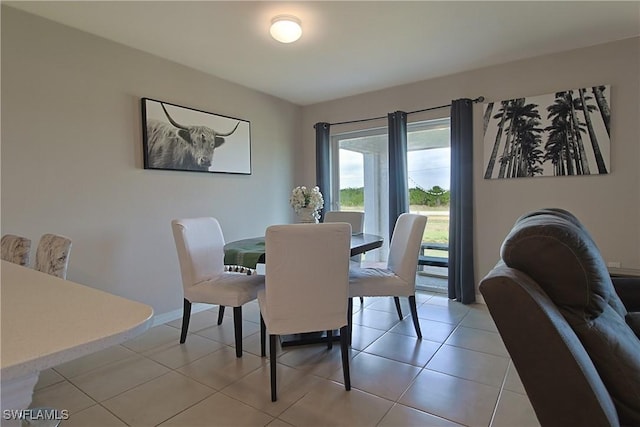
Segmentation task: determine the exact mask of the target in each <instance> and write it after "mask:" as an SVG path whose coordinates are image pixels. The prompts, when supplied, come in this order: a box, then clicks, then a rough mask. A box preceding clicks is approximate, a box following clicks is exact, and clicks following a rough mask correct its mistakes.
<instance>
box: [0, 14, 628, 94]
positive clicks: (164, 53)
mask: <svg viewBox="0 0 640 427" xmlns="http://www.w3.org/2000/svg"><path fill="white" fill-rule="evenodd" d="M3 4H8V5H10V6H12V7H15V8H18V9H22V10H24V11H27V12H30V13H33V14H36V15H40V16H43V17H45V18H48V19H51V20H53V21H57V22H60V23H63V24H66V25H69V26H71V27H74V28H77V29H80V30H83V31H86V32H89V33H93V34H96V35H98V36H101V37H104V38H107V39H110V40H113V41H115V42H118V43H122V44H124V45H127V46H130V47H133V48H136V49H140V50H142V51H145V52H149V53H151V54H154V55H157V56H159V57H162V58H166V59H169V60H171V61H175V62H177V63H180V64H183V65H185V66H188V67H191V68H194V69H197V70H200V71H203V72H205V73H208V74H211V75H214V76H217V77H220V78H223V79H225V80H229V81H232V82H235V83H238V84H241V85H243V86H247V87H250V88H252V89H256V90H258V91H261V92H265V93H268V94H271V95H273V96H276V97H279V98H283V99H285V100H288V101H291V102H293V103H295V104H299V105H310V104H314V103H318V102H322V101H328V100H332V99H337V98H342V97H345V96H350V95H356V94H360V93H365V92H370V91H374V90H378V89H384V88H388V87H392V86H397V85H401V84H405V83H411V82H416V81H420V80H425V79H430V78H434V77H438V76H443V75H448V74H454V73H458V72H463V71H467V70H472V69H477V68H481V67H486V66H490V65H496V64H501V63H505V62H509V61H514V60H518V59H524V58H529V57H534V56H539V55H544V54H548V53H553V52H560V51H564V50H570V49H575V48H580V47H586V46H592V45H596V44H601V43H606V42H610V41H614V40H621V39H625V38H629V37H633V36H638V35H640V1H624V2H611V1H601V2H600V1H588V2H577V1H550V2H542V1H510V2H507V1H498V2H484V1H470V2H464V1H443V2H436V1H408V2H404V1H350V2H347V1H295V2H272V1H257V2H253V1H227V2H224V1H194V2H191V1H106V2H103V1H84V2H83V1H79V2H58V1H42V2H30V1H29V2H22V1H18V2H4V1H3ZM278 14H292V15H296V16H297V17H298V18H300V20H301V21H302V27H303V35H302V38H301V39H300V40H299V41H298V42H295V43H292V44H281V43H278V42H276V41H274V40H273V39H271V38H270V36H269V24H270V21H271V19H272V18H273V17H274V16H275V15H278Z"/></svg>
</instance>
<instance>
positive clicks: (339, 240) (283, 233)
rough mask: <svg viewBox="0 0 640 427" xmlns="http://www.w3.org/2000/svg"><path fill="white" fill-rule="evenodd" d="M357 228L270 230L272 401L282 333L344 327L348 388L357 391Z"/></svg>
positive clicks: (264, 308) (264, 311) (264, 297)
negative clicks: (353, 260)
mask: <svg viewBox="0 0 640 427" xmlns="http://www.w3.org/2000/svg"><path fill="white" fill-rule="evenodd" d="M350 241H351V226H350V225H349V224H347V223H324V224H291V225H275V226H271V227H269V228H267V234H266V259H267V262H266V284H265V288H264V290H261V291H260V292H258V302H259V304H260V344H261V355H262V356H263V357H264V356H265V347H266V343H265V334H266V331H268V332H269V340H270V341H269V360H270V371H271V400H272V401H274V402H275V401H276V400H277V381H276V366H277V364H276V352H277V350H276V347H277V345H276V339H277V337H278V336H279V335H289V334H297V333H305V332H316V331H327V342H328V347H329V349H331V346H332V342H333V334H332V331H333V330H335V329H340V348H341V351H342V368H343V372H344V385H345V389H346V390H350V389H351V379H350V375H349V349H348V345H349V340H348V328H347V325H348V324H349V322H348V319H347V301H348V296H349V295H348V286H349V254H350V253H351V250H350Z"/></svg>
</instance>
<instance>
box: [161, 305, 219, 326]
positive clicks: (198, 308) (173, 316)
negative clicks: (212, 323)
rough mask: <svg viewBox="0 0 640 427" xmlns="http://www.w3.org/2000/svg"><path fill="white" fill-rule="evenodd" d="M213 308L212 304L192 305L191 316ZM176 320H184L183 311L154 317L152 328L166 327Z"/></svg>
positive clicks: (178, 310) (179, 310) (174, 311)
mask: <svg viewBox="0 0 640 427" xmlns="http://www.w3.org/2000/svg"><path fill="white" fill-rule="evenodd" d="M211 307H212V305H211V304H202V303H196V304H192V305H191V314H194V313H198V312H200V311H204V310H208V309H210V308H211ZM176 319H182V309H180V308H179V309H177V310H173V311H169V312H167V313H162V314H157V315H155V316H153V320H152V321H151V327H152V328H153V327H154V326H158V325H164V324H165V323H169V322H173V321H174V320H176Z"/></svg>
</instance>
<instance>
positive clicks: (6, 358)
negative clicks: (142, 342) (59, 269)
mask: <svg viewBox="0 0 640 427" xmlns="http://www.w3.org/2000/svg"><path fill="white" fill-rule="evenodd" d="M1 278H2V280H1V285H0V320H1V323H0V325H1V329H0V331H1V333H0V344H1V346H0V356H1V357H0V363H1V369H0V374H1V376H2V381H3V382H4V381H6V380H11V379H13V378H17V377H21V376H24V375H28V374H31V373H34V372H39V371H42V370H44V369H47V368H50V367H52V366H56V365H59V364H61V363H64V362H67V361H70V360H73V359H76V358H78V357H81V356H84V355H86V354H89V353H93V352H95V351H99V350H102V349H104V348H107V347H110V346H112V345H115V344H119V343H121V342H124V341H126V340H128V339H130V338H133V337H134V336H136V335H138V334H140V333H142V332H144V331H146V330H147V329H148V328H149V325H150V320H151V316H152V315H153V309H152V308H151V307H150V306H148V305H145V304H142V303H139V302H135V301H131V300H128V299H126V298H122V297H119V296H116V295H112V294H109V293H107V292H103V291H100V290H97V289H93V288H90V287H88V286H84V285H80V284H77V283H73V282H70V281H68V280H64V279H60V278H57V277H54V276H51V275H48V274H45V273H41V272H38V271H35V270H33V269H30V268H25V267H21V266H19V265H17V264H12V263H9V262H6V261H2V270H1Z"/></svg>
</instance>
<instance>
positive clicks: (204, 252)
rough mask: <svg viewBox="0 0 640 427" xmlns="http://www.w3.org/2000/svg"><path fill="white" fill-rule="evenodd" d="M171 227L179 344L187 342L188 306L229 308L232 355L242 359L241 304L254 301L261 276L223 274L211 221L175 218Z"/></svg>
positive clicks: (217, 232) (218, 233)
mask: <svg viewBox="0 0 640 427" xmlns="http://www.w3.org/2000/svg"><path fill="white" fill-rule="evenodd" d="M171 228H172V230H173V237H174V240H175V244H176V249H177V252H178V261H179V263H180V273H181V276H182V287H183V290H184V311H183V315H182V332H181V334H180V343H181V344H182V343H184V342H185V341H186V339H187V332H188V330H189V319H190V318H191V304H192V303H194V302H200V303H206V304H217V305H219V306H229V307H233V325H234V334H235V345H236V356H237V357H242V305H243V304H245V303H247V302H249V301H252V300H254V299H256V296H257V293H258V290H260V289H262V288H263V287H264V276H259V275H246V274H238V273H233V272H228V271H225V267H224V236H223V234H222V228H220V223H218V221H217V220H216V219H215V218H211V217H202V218H185V219H175V220H173V221H171Z"/></svg>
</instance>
